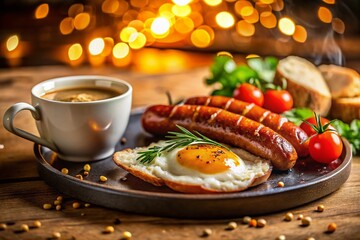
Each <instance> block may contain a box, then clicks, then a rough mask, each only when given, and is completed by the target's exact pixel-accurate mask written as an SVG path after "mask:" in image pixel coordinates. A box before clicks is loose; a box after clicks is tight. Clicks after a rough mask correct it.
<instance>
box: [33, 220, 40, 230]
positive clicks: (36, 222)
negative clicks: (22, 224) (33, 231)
mask: <svg viewBox="0 0 360 240" xmlns="http://www.w3.org/2000/svg"><path fill="white" fill-rule="evenodd" d="M33 226H34V227H35V228H39V227H41V222H40V221H39V220H36V221H34V223H33Z"/></svg>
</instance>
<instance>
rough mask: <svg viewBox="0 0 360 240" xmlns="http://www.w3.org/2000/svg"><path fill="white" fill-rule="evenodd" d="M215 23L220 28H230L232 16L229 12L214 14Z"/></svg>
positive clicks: (232, 22) (233, 20) (233, 21)
mask: <svg viewBox="0 0 360 240" xmlns="http://www.w3.org/2000/svg"><path fill="white" fill-rule="evenodd" d="M216 22H217V24H218V25H219V26H220V27H222V28H230V27H232V26H233V25H234V23H235V19H234V16H233V15H232V14H231V13H229V12H219V13H218V14H216Z"/></svg>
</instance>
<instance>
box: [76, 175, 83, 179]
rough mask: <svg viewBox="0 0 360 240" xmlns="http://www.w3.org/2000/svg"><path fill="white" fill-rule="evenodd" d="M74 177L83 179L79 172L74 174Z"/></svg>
mask: <svg viewBox="0 0 360 240" xmlns="http://www.w3.org/2000/svg"><path fill="white" fill-rule="evenodd" d="M75 177H76V178H78V179H80V180H83V179H84V178H83V176H82V175H81V174H76V176H75Z"/></svg>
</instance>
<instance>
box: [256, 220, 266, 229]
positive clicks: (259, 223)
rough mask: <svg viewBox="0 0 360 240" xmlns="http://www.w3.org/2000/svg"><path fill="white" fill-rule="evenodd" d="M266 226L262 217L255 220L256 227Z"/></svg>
mask: <svg viewBox="0 0 360 240" xmlns="http://www.w3.org/2000/svg"><path fill="white" fill-rule="evenodd" d="M265 226H266V220H265V219H263V218H260V219H258V220H257V226H256V227H258V228H263V227H265Z"/></svg>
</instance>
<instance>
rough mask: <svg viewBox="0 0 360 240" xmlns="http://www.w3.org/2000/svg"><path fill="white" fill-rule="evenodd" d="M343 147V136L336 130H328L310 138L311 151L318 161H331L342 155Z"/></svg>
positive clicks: (314, 158)
mask: <svg viewBox="0 0 360 240" xmlns="http://www.w3.org/2000/svg"><path fill="white" fill-rule="evenodd" d="M342 149H343V143H342V141H341V138H340V136H339V135H338V134H337V133H335V132H332V131H326V132H323V133H319V134H316V135H314V136H313V137H311V138H310V142H309V153H310V156H311V158H312V159H313V160H315V161H317V162H320V163H331V162H332V161H334V160H336V159H338V158H339V157H340V155H341V152H342Z"/></svg>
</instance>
